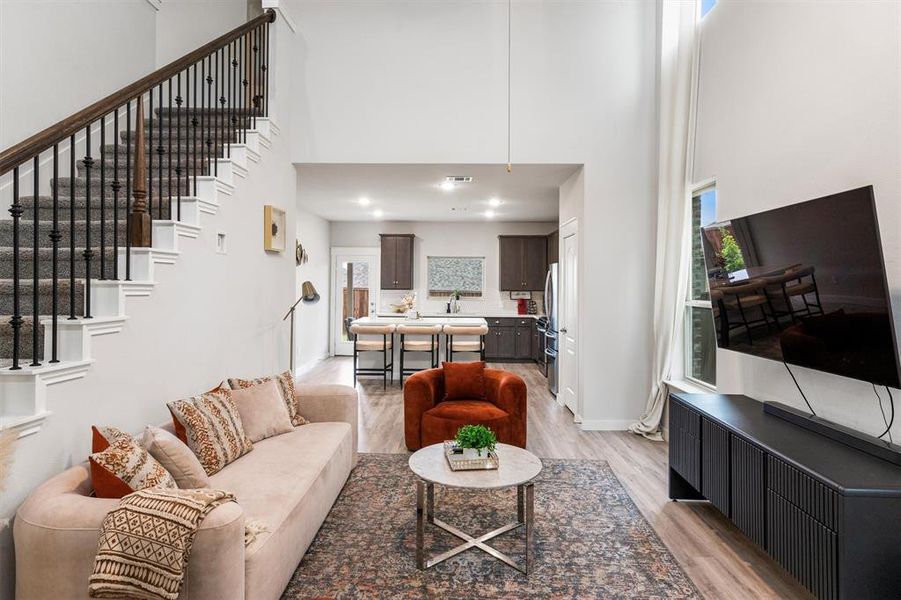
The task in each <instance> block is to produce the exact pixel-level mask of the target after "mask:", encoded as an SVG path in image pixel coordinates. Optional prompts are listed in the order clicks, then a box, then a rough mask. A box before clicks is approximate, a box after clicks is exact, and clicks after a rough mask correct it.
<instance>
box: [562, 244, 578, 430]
mask: <svg viewBox="0 0 901 600" xmlns="http://www.w3.org/2000/svg"><path fill="white" fill-rule="evenodd" d="M578 236H579V234H578V231H576V230H575V229H574V228H570V231H566V232H565V234H564V237H563V264H562V265H561V266H562V268H561V272H560V279H561V281H560V306H559V315H558V318H559V323H560V326H559V327H560V328H559V342H558V343H559V347H558V348H559V353H558V356H559V357H560V358H559V360H560V386H559V390H560V392H561V393H562V396H563V404H565V405H566V407H567V408H568V409H569V410H570V411H572V413H573V414H574V415H577V416H579V405H578V401H579V343H578V335H579V308H578V307H579V302H578V299H579V279H578V266H579V244H578V241H579V237H578Z"/></svg>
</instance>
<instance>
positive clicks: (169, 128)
mask: <svg viewBox="0 0 901 600" xmlns="http://www.w3.org/2000/svg"><path fill="white" fill-rule="evenodd" d="M167 86H168V91H169V96H168V97H169V100H168V102H169V113H168V114H167V115H166V131H167V132H168V135H169V143H168V145H167V147H168V151H167V152H166V153H167V154H168V155H169V156H168V157H167V158H168V161H167V162H166V183H167V184H168V185H169V194H168V197H169V199H168V200H167V204H168V207H167V210H168V215H167V218H168V219H170V220H171V219H172V78H171V77H170V78H169V81H168V82H167ZM161 120H162V119H161ZM175 125H176V127H178V123H177V122H176V124H175ZM175 147H176V148H178V141H177V140H176V146H175ZM176 173H178V171H176Z"/></svg>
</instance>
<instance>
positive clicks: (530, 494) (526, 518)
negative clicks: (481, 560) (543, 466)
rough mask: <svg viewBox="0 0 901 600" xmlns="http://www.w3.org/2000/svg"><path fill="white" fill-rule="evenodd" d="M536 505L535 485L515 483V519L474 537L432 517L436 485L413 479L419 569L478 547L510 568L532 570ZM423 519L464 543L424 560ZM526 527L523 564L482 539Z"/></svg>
mask: <svg viewBox="0 0 901 600" xmlns="http://www.w3.org/2000/svg"><path fill="white" fill-rule="evenodd" d="M534 506H535V488H534V485H533V484H531V483H526V484H523V485H518V486H516V515H517V520H516V521H515V522H513V523H509V524H507V525H504V526H503V527H498V528H497V529H495V530H493V531H489V532H488V533H485V534H483V535H481V536H478V537H474V536H471V535H469V534H468V533H466V532H464V531H462V530H460V529H458V528H457V527H454V526H453V525H450V524H448V523H445V522H444V521H441V520H440V519H436V518H435V484H434V483H429V482H426V481H423V480H421V479H417V480H416V566H417V567H418V568H420V569H428V568H430V567H434V566H435V565H437V564H438V563H440V562H443V561H445V560H447V559H449V558H451V557H453V556H456V555H458V554H460V553H461V552H465V551H466V550H469V549H470V548H478V549H479V550H482V551H483V552H486V553H487V554H489V555H491V556H493V557H494V558H496V559H498V560H500V561H501V562H503V563H505V564H507V565H509V566H511V567H513V568H514V569H516V570H517V571H520V572H522V573H525V574H526V575H528V574H529V572H530V571H531V570H532V526H533V521H534V514H535V510H534ZM426 522H428V523H431V524H432V525H435V526H436V527H438V528H440V529H443V530H444V531H446V532H448V533H450V534H452V535H454V536H456V537H458V538H460V539H461V540H463V542H464V543H463V544H460V545H459V546H457V547H455V548H452V549H450V550H448V551H446V552H442V553H441V554H439V555H437V556H435V557H434V558H431V559H428V560H426V558H425V548H424V537H425V524H426ZM523 526H524V527H525V528H526V552H525V564H522V563H520V562H517V561H515V560H514V559H512V558H510V557H509V556H507V555H506V554H504V553H503V552H501V551H500V550H498V549H496V548H492V547H491V546H489V545H488V544H486V543H485V542H487V541H489V540H491V539H494V538H496V537H497V536H499V535H501V534H504V533H507V532H508V531H513V530H514V529H518V528H519V527H523Z"/></svg>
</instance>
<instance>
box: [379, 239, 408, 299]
mask: <svg viewBox="0 0 901 600" xmlns="http://www.w3.org/2000/svg"><path fill="white" fill-rule="evenodd" d="M379 237H381V239H382V265H381V269H382V277H381V280H382V282H381V288H382V289H383V290H410V289H413V239H414V237H415V236H414V235H413V234H410V233H381V234H379Z"/></svg>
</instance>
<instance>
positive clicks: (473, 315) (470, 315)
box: [376, 310, 542, 319]
mask: <svg viewBox="0 0 901 600" xmlns="http://www.w3.org/2000/svg"><path fill="white" fill-rule="evenodd" d="M420 314H421V315H422V316H423V317H424V318H438V319H477V318H480V317H481V318H484V319H499V318H502V319H537V318H539V317H541V316H542V315H519V314H516V313H515V312H509V311H501V310H486V311H480V312H462V313H442V312H423V313H420ZM376 315H377V316H379V317H391V318H403V314H402V313H393V312H388V311H382V312H378V313H376Z"/></svg>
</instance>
